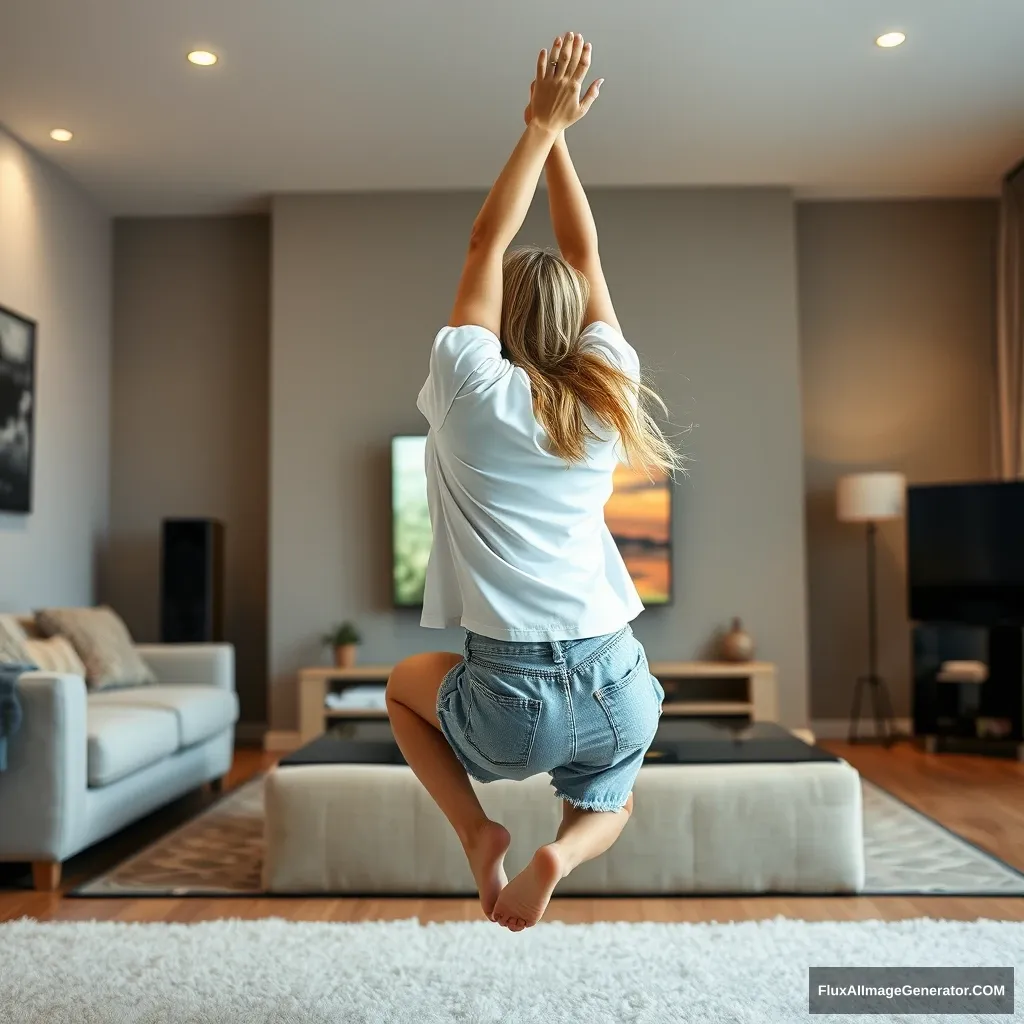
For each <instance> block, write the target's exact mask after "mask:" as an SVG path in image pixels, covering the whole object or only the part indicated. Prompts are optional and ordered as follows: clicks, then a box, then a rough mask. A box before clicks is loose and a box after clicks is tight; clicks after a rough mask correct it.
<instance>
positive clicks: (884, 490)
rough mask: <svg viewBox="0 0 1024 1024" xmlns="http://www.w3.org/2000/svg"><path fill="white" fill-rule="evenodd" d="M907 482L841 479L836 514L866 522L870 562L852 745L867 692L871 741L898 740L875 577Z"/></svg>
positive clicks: (887, 477) (858, 476)
mask: <svg viewBox="0 0 1024 1024" xmlns="http://www.w3.org/2000/svg"><path fill="white" fill-rule="evenodd" d="M906 487H907V482H906V480H905V479H904V477H903V474H902V473H853V474H851V475H850V476H844V477H842V478H841V479H840V480H839V484H838V486H837V487H836V515H837V517H838V519H839V521H840V522H841V523H865V524H866V526H867V562H868V672H867V675H863V676H858V677H857V682H856V684H855V686H854V690H853V707H852V708H851V709H850V742H851V743H857V742H860V741H861V737H860V736H858V726H859V725H860V715H861V704H862V702H863V699H864V691H865V690H867V691H868V693H869V695H870V700H871V710H872V713H873V715H874V719H875V735H874V736H873V737H869V738H868V739H870V740H871V741H874V742H881V743H884V744H885V745H886V746H889V745H890V744H891V743H892V742H893V740H895V739H896V738H897V737H896V734H895V732H894V727H893V714H892V700H891V699H890V697H889V687H888V686H886V684H885V680H884V679H883V678H882V677H881V676H880V675H879V674H878V599H877V585H876V574H875V535H876V533H877V532H878V524H879V523H880V522H883V521H885V520H889V519H899V518H901V517H902V516H903V504H904V496H905V494H906Z"/></svg>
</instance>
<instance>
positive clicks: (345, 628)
mask: <svg viewBox="0 0 1024 1024" xmlns="http://www.w3.org/2000/svg"><path fill="white" fill-rule="evenodd" d="M362 639H363V638H362V637H361V636H360V635H359V630H358V629H356V627H355V626H354V625H353V624H352V623H351V622H343V623H341V625H339V626H335V627H334V628H333V629H332V630H331V631H330V632H329V633H326V634H325V635H324V638H323V642H324V644H325V646H327V647H330V648H331V649H332V650H333V651H334V664H335V665H336V666H337V667H338V668H352V666H353V665H355V663H356V647H357V646H358V645H359V644H360V643H361V642H362Z"/></svg>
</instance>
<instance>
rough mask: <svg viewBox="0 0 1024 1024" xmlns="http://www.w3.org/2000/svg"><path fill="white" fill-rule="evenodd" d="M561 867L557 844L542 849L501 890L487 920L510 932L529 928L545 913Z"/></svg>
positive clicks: (561, 861)
mask: <svg viewBox="0 0 1024 1024" xmlns="http://www.w3.org/2000/svg"><path fill="white" fill-rule="evenodd" d="M564 866H565V862H564V858H563V856H562V853H561V851H560V850H559V849H558V844H557V843H551V844H550V845H549V846H542V847H541V848H540V849H539V850H538V851H537V852H536V853H535V854H534V855H533V860H531V861H530V863H529V864H527V865H526V867H525V868H523V870H522V871H520V872H519V874H518V875H516V877H515V878H513V879H512V881H511V882H509V883H508V885H506V886H505V888H504V889H502V890H501V895H500V896H499V897H498V902H497V903H496V904H495V905H494V913H493V914H491V919H492V920H494V921H497V923H498V924H501V925H504V926H505V927H506V928H508V929H510V930H511V931H514V932H521V931H522V930H523V929H524V928H531V927H532V926H533V925H535V924H536V923H537V922H538V921H539V920H540V919H541V918H542V917H543V916H544V911H545V910H547V909H548V903H549V902H550V900H551V894H552V893H553V892H554V891H555V886H556V885H558V883H559V882H560V881H561V879H562V877H563V875H564V874H565V871H564Z"/></svg>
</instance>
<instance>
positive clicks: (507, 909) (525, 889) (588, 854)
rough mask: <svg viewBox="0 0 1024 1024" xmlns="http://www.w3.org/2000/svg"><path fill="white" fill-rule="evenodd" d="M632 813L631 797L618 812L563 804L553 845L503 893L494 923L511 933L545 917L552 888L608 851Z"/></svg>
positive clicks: (531, 863) (542, 849)
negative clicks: (560, 821)
mask: <svg viewBox="0 0 1024 1024" xmlns="http://www.w3.org/2000/svg"><path fill="white" fill-rule="evenodd" d="M632 811H633V794H632V793H631V794H630V795H629V799H628V800H627V801H626V806H625V807H623V808H622V810H620V811H584V810H581V809H580V808H578V807H573V806H572V804H570V803H568V802H567V801H563V803H562V824H561V825H560V826H559V828H558V834H557V836H556V837H555V841H554V842H553V843H549V844H548V845H547V846H542V847H541V848H540V849H539V850H538V851H537V852H536V853H535V854H534V855H533V859H532V860H531V861H530V863H529V864H527V865H526V867H525V868H523V870H522V871H520V872H519V874H518V875H516V877H515V878H513V879H512V881H511V882H509V883H508V885H507V886H505V888H504V889H502V891H501V895H500V896H499V897H498V902H497V903H496V904H495V905H494V912H493V914H492V915H491V917H492V918H493V920H495V921H497V922H498V924H502V925H504V926H505V927H506V928H510V929H511V930H512V931H514V932H518V931H522V930H523V929H524V928H529V927H531V926H532V925H535V924H536V923H537V922H538V921H539V920H540V919H541V918H542V917H543V916H544V911H545V910H547V908H548V903H549V901H550V900H551V894H552V893H553V892H554V891H555V886H556V885H558V883H559V882H560V881H561V880H562V879H563V878H565V876H566V875H567V874H569V872H570V871H572V870H573V868H576V867H578V866H579V865H580V864H582V863H583V862H584V861H588V860H593V859H594V858H595V857H600V856H601V854H602V853H604V852H605V851H606V850H608V849H610V848H611V846H612V844H613V843H614V842H615V840H616V839H618V838H619V836H620V835H621V834H622V830H623V829H624V828H625V827H626V822H627V821H629V816H630V814H631V813H632Z"/></svg>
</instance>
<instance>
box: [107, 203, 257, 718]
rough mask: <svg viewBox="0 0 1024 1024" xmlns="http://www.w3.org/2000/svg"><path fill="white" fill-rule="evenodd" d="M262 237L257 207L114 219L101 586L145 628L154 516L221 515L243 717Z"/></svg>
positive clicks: (251, 592) (153, 586)
mask: <svg viewBox="0 0 1024 1024" xmlns="http://www.w3.org/2000/svg"><path fill="white" fill-rule="evenodd" d="M269 245H270V229H269V224H268V221H267V219H266V218H265V217H220V218H196V219H189V218H184V219H166V220H161V219H154V220H124V221H119V222H117V224H116V229H115V262H114V265H115V273H114V363H113V381H114V383H113V433H112V438H113V444H112V475H113V488H112V493H111V515H110V553H109V558H108V559H107V564H106V567H105V568H106V571H105V578H106V585H105V588H104V589H105V597H106V599H107V600H109V601H110V602H111V604H113V605H114V607H116V608H118V609H119V610H120V611H121V613H122V614H123V615H124V616H125V619H126V621H127V622H128V624H129V626H130V628H131V629H132V631H133V633H134V634H135V635H136V636H137V637H139V638H140V639H143V640H148V639H155V638H156V637H157V635H158V630H159V582H160V550H159V542H160V524H161V520H163V519H164V518H165V517H169V516H211V517H214V518H217V519H220V520H222V521H223V522H224V523H225V544H226V551H225V632H226V637H227V639H228V640H229V641H231V642H232V643H234V644H235V647H236V657H237V673H238V674H237V678H238V689H239V697H240V700H241V705H242V720H243V721H244V722H253V723H261V722H265V721H266V679H267V670H266V644H267V627H266V623H267V507H268V500H269V499H268V495H267V435H268V425H267V414H268V380H267V365H268V364H267V360H268V337H269V334H268V330H269V329H268V306H267V303H268V299H269V282H268V276H269V272H270V249H269Z"/></svg>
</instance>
